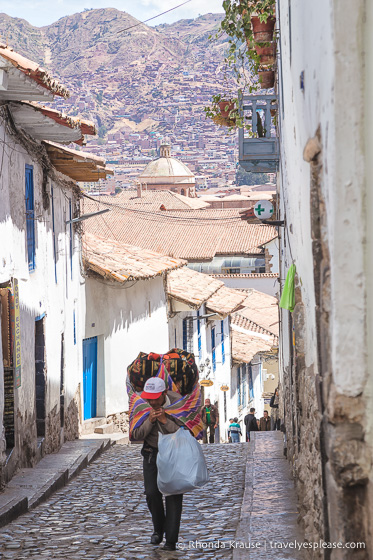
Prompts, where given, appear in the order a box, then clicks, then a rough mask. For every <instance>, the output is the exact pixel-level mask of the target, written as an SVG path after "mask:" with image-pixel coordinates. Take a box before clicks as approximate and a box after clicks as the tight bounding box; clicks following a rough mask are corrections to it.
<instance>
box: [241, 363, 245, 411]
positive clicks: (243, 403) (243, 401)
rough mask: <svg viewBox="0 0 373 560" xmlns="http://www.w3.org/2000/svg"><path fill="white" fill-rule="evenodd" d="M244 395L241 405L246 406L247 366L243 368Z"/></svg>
mask: <svg viewBox="0 0 373 560" xmlns="http://www.w3.org/2000/svg"><path fill="white" fill-rule="evenodd" d="M241 382H242V395H241V404H242V406H245V405H246V365H243V366H242V379H241Z"/></svg>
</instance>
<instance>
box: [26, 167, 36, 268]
mask: <svg viewBox="0 0 373 560" xmlns="http://www.w3.org/2000/svg"><path fill="white" fill-rule="evenodd" d="M25 201H26V233H27V259H28V268H29V270H35V210H34V168H33V166H32V165H26V166H25Z"/></svg>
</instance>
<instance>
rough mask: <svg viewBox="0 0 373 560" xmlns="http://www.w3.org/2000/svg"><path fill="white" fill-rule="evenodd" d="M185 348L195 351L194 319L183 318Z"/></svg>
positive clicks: (188, 350)
mask: <svg viewBox="0 0 373 560" xmlns="http://www.w3.org/2000/svg"><path fill="white" fill-rule="evenodd" d="M183 349H184V350H186V351H187V352H193V321H192V320H191V319H189V318H188V319H183Z"/></svg>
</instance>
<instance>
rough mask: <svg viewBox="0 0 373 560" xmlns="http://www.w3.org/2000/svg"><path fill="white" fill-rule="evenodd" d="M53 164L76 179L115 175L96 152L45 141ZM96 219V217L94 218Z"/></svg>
mask: <svg viewBox="0 0 373 560" xmlns="http://www.w3.org/2000/svg"><path fill="white" fill-rule="evenodd" d="M43 143H44V145H45V147H46V150H47V152H48V156H49V159H50V161H51V163H52V165H53V166H54V167H55V168H56V169H57V171H59V172H60V173H63V174H64V175H67V176H68V177H70V178H71V179H73V180H74V181H90V182H94V181H98V180H99V179H106V176H107V175H113V173H114V172H113V171H112V170H111V169H107V168H106V166H105V165H106V164H105V160H104V159H103V158H100V157H98V156H96V155H94V154H89V153H87V152H78V151H77V150H72V149H71V148H66V147H65V146H60V145H59V144H55V143H54V142H47V141H44V142H43ZM93 219H94V218H93Z"/></svg>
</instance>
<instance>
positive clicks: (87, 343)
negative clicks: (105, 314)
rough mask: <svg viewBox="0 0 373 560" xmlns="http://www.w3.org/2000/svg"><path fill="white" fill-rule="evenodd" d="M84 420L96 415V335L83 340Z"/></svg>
mask: <svg viewBox="0 0 373 560" xmlns="http://www.w3.org/2000/svg"><path fill="white" fill-rule="evenodd" d="M83 408H84V414H83V418H84V420H89V419H90V418H95V417H96V415H97V336H93V337H91V338H86V339H84V340H83Z"/></svg>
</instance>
